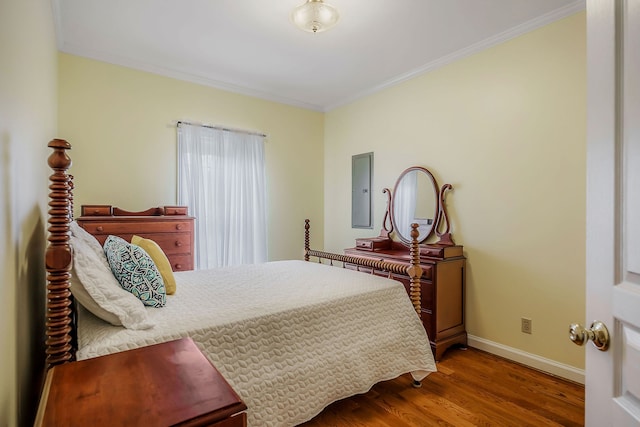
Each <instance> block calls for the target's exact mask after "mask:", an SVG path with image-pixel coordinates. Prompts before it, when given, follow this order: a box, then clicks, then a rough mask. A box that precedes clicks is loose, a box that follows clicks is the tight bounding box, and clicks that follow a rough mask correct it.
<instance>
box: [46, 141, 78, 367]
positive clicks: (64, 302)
mask: <svg viewBox="0 0 640 427" xmlns="http://www.w3.org/2000/svg"><path fill="white" fill-rule="evenodd" d="M48 146H49V147H50V148H52V149H53V153H51V155H50V156H49V159H48V164H49V167H51V169H53V174H52V175H51V176H50V177H49V181H50V184H49V190H50V191H49V198H50V200H49V211H48V214H49V219H48V224H49V227H48V231H49V236H48V238H47V240H48V241H49V245H48V247H47V251H46V254H45V264H46V268H47V321H46V327H47V332H46V334H47V339H46V346H47V350H46V353H47V369H49V368H51V367H52V366H55V365H59V364H62V363H66V362H70V361H72V360H73V359H74V354H73V351H72V350H73V346H72V335H71V333H72V313H73V311H72V307H71V304H72V299H71V291H70V290H69V287H70V279H71V260H72V253H71V246H70V245H69V222H70V218H71V215H72V214H71V202H70V197H71V194H70V192H71V187H72V186H71V178H70V177H69V175H67V169H69V167H71V159H70V158H69V156H67V153H66V150H69V149H71V144H69V143H68V142H67V141H65V140H63V139H54V140H52V141H51V142H49V144H48Z"/></svg>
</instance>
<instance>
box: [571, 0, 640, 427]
mask: <svg viewBox="0 0 640 427" xmlns="http://www.w3.org/2000/svg"><path fill="white" fill-rule="evenodd" d="M587 74H588V114H587V258H586V260H587V294H586V296H587V322H588V323H589V324H588V325H584V326H585V327H587V328H588V327H589V326H590V324H591V322H592V321H594V320H600V321H602V322H603V323H604V324H606V326H607V327H608V329H609V332H610V333H611V346H610V348H609V350H607V351H604V352H603V351H599V350H598V349H596V348H595V346H592V345H591V344H588V345H587V347H586V349H585V350H586V405H585V407H586V425H587V426H588V427H603V426H639V425H640V0H587ZM568 197H570V196H569V195H568Z"/></svg>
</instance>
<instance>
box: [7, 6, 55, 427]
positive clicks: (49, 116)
mask: <svg viewBox="0 0 640 427" xmlns="http://www.w3.org/2000/svg"><path fill="white" fill-rule="evenodd" d="M0 58H2V59H1V60H0V203H1V204H2V205H1V206H0V239H1V241H0V277H1V279H0V295H2V298H1V299H0V425H1V426H15V425H25V426H26V425H31V424H32V423H33V416H34V415H35V408H36V405H37V403H38V396H39V392H40V390H39V388H40V383H41V381H42V374H43V372H44V322H45V321H44V315H45V312H44V305H45V298H46V297H45V284H46V279H45V272H44V250H45V245H46V240H45V222H46V204H47V177H48V175H49V170H48V167H47V163H46V161H47V156H48V155H49V152H48V151H49V149H48V148H47V143H48V142H49V140H51V139H52V138H55V136H56V108H57V81H56V73H57V65H56V64H57V51H56V46H55V36H54V30H53V18H52V15H51V5H50V3H49V2H48V1H46V0H36V1H3V2H0Z"/></svg>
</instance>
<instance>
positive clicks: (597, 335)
mask: <svg viewBox="0 0 640 427" xmlns="http://www.w3.org/2000/svg"><path fill="white" fill-rule="evenodd" d="M569 339H570V340H571V341H573V342H574V343H576V344H577V345H583V344H584V343H585V341H589V340H591V341H592V342H593V345H595V346H596V348H597V349H598V350H600V351H607V349H608V348H609V330H608V329H607V327H606V326H605V324H604V323H602V322H601V321H599V320H596V321H594V322H593V323H592V324H591V328H589V329H585V328H584V327H583V326H582V325H579V324H577V323H573V324H571V326H569Z"/></svg>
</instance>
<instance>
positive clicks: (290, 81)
mask: <svg viewBox="0 0 640 427" xmlns="http://www.w3.org/2000/svg"><path fill="white" fill-rule="evenodd" d="M303 1H304V0H274V1H267V0H180V1H178V0H52V5H53V11H54V17H55V21H56V32H57V42H58V48H59V49H60V50H61V51H62V52H66V53H70V54H74V55H79V56H84V57H89V58H93V59H97V60H101V61H105V62H109V63H113V64H118V65H123V66H127V67H131V68H134V69H138V70H144V71H149V72H153V73H157V74H161V75H165V76H169V77H173V78H177V79H181V80H187V81H191V82H195V83H199V84H204V85H208V86H212V87H217V88H220V89H225V90H229V91H232V92H237V93H242V94H246V95H250V96H255V97H259V98H263V99H268V100H273V101H277V102H281V103H285V104H290V105H294V106H298V107H303V108H308V109H311V110H317V111H329V110H331V109H333V108H335V107H338V106H340V105H344V104H347V103H349V102H351V101H354V100H356V99H358V98H360V97H362V96H365V95H368V94H371V93H374V92H376V91H378V90H380V89H383V88H385V87H388V86H391V85H393V84H396V83H398V82H401V81H404V80H406V79H408V78H411V77H413V76H416V75H418V74H421V73H425V72H427V71H429V70H432V69H434V68H437V67H439V66H442V65H444V64H447V63H449V62H451V61H454V60H456V59H459V58H461V57H464V56H467V55H470V54H473V53H475V52H477V51H479V50H481V49H484V48H487V47H490V46H493V45H495V44H497V43H501V42H503V41H505V40H508V39H510V38H512V37H515V36H518V35H520V34H523V33H525V32H527V31H531V30H533V29H536V28H538V27H541V26H543V25H546V24H548V23H550V22H553V21H555V20H557V19H561V18H563V17H566V16H569V15H571V14H573V13H576V12H578V11H580V10H583V9H584V7H585V5H584V0H328V2H329V3H331V4H332V5H334V6H335V7H336V8H337V9H338V10H339V11H340V15H341V17H340V21H339V22H338V25H337V26H336V27H335V28H333V29H331V30H329V31H327V32H323V33H317V34H313V33H307V32H304V31H302V30H299V29H298V28H296V27H295V26H294V25H293V24H292V23H291V22H290V21H289V14H290V12H291V10H292V9H293V8H294V7H295V6H297V5H299V4H301V3H303Z"/></svg>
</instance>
